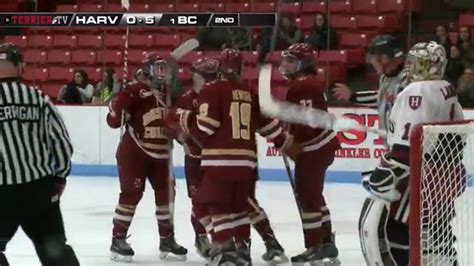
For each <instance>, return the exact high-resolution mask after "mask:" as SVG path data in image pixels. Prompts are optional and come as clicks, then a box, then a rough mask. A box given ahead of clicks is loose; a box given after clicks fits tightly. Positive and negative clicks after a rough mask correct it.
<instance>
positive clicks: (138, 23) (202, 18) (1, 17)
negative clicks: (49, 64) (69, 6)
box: [0, 13, 276, 27]
mask: <svg viewBox="0 0 474 266" xmlns="http://www.w3.org/2000/svg"><path fill="white" fill-rule="evenodd" d="M275 23H276V14H274V13H248V14H241V13H34V14H27V15H25V13H0V27H55V26H60V27H65V26H71V27H76V26H80V27H84V26H91V27H97V26H101V27H104V26H105V27H107V26H111V27H117V26H126V27H150V26H151V27H220V26H221V27H239V26H240V27H272V26H274V25H275Z"/></svg>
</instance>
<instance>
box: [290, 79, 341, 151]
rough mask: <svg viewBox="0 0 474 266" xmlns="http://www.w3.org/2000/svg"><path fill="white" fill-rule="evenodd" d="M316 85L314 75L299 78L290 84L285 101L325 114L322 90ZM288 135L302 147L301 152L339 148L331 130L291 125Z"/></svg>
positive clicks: (334, 134)
mask: <svg viewBox="0 0 474 266" xmlns="http://www.w3.org/2000/svg"><path fill="white" fill-rule="evenodd" d="M318 84H319V82H318V80H317V79H316V76H315V75H303V76H300V77H298V78H296V79H295V80H292V81H291V82H290V85H289V89H288V93H287V94H286V100H287V101H288V102H291V103H296V104H300V105H304V106H307V107H312V108H315V109H319V110H322V111H326V112H327V110H328V107H327V103H326V98H325V96H324V88H323V87H322V86H320V85H318ZM290 134H291V135H293V137H294V139H295V142H296V143H298V144H299V145H301V146H302V149H303V152H309V151H315V150H318V149H320V148H321V147H323V146H324V145H332V146H334V150H337V149H339V148H340V143H339V140H338V139H337V138H336V132H334V131H332V130H326V129H321V128H311V127H309V126H304V125H297V124H291V125H290Z"/></svg>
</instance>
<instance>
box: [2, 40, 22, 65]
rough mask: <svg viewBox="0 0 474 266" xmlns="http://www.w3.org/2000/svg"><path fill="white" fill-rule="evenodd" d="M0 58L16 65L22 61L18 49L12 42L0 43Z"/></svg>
mask: <svg viewBox="0 0 474 266" xmlns="http://www.w3.org/2000/svg"><path fill="white" fill-rule="evenodd" d="M0 60H7V61H9V62H11V63H13V64H14V65H15V66H18V64H20V63H21V62H22V61H23V56H22V54H21V52H20V50H19V49H18V48H17V47H16V46H15V45H14V44H12V43H4V44H0Z"/></svg>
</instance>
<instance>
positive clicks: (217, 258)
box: [206, 244, 240, 266]
mask: <svg viewBox="0 0 474 266" xmlns="http://www.w3.org/2000/svg"><path fill="white" fill-rule="evenodd" d="M236 265H240V264H238V263H237V253H236V252H235V247H234V246H233V244H232V246H229V247H227V248H224V249H220V248H217V247H216V248H213V249H212V250H211V260H210V261H209V262H208V263H206V266H236Z"/></svg>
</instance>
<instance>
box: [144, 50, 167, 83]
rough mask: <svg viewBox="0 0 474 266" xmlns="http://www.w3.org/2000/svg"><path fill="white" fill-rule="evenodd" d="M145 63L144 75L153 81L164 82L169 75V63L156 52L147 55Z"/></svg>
mask: <svg viewBox="0 0 474 266" xmlns="http://www.w3.org/2000/svg"><path fill="white" fill-rule="evenodd" d="M142 63H143V74H144V75H145V77H147V78H149V79H151V80H153V81H162V80H164V79H165V77H166V74H167V71H168V69H167V63H166V60H164V59H163V58H162V57H161V56H160V55H158V54H157V53H155V52H149V53H145V57H144V59H143V61H142Z"/></svg>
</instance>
